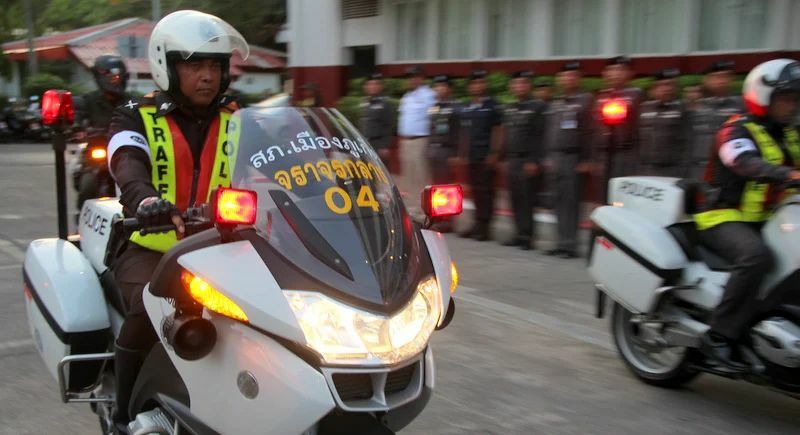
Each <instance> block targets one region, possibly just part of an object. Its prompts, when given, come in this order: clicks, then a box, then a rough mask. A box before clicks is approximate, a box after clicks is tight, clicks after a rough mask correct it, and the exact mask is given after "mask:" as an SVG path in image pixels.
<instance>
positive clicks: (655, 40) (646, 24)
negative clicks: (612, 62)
mask: <svg viewBox="0 0 800 435" xmlns="http://www.w3.org/2000/svg"><path fill="white" fill-rule="evenodd" d="M685 6H686V3H685V2H684V1H682V0H623V2H622V10H621V11H620V12H621V14H622V17H621V18H622V22H621V29H620V31H621V32H620V39H621V41H620V42H621V44H620V49H621V51H622V53H627V54H634V53H677V52H680V51H681V49H682V47H679V46H677V45H676V38H675V37H674V36H677V35H676V34H675V32H682V31H685V29H684V27H683V26H682V24H683V23H681V17H682V15H683V8H684V7H685ZM678 41H679V39H678Z"/></svg>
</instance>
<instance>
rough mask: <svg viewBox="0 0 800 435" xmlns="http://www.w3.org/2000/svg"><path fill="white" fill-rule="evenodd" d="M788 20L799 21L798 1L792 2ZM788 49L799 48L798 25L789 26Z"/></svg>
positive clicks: (799, 30) (799, 6) (799, 32)
mask: <svg viewBox="0 0 800 435" xmlns="http://www.w3.org/2000/svg"><path fill="white" fill-rule="evenodd" d="M789 16H790V18H789V22H791V23H800V2H796V1H795V2H792V10H791V11H790V13H789ZM789 32H790V33H789V43H788V48H789V50H800V26H797V25H795V26H789Z"/></svg>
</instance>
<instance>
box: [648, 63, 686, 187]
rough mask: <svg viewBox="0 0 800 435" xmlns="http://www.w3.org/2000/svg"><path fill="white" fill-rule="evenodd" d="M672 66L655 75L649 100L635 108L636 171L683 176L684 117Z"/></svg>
mask: <svg viewBox="0 0 800 435" xmlns="http://www.w3.org/2000/svg"><path fill="white" fill-rule="evenodd" d="M679 74H680V73H679V72H678V70H676V69H664V70H661V71H659V72H658V74H656V80H655V83H653V85H652V87H651V88H650V92H651V95H652V97H653V98H654V99H653V100H650V101H647V102H645V103H642V106H641V110H640V111H639V143H640V152H641V155H640V173H641V174H642V175H652V176H660V177H678V178H683V177H685V176H686V174H687V172H688V171H687V165H686V163H687V162H686V151H687V150H686V130H687V127H686V117H685V113H684V110H683V103H682V102H681V100H680V99H679V98H678V85H677V83H676V81H675V78H676V77H678V75H679Z"/></svg>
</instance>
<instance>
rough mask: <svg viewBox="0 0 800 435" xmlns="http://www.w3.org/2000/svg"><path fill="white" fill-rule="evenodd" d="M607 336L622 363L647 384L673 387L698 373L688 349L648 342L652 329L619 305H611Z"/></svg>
mask: <svg viewBox="0 0 800 435" xmlns="http://www.w3.org/2000/svg"><path fill="white" fill-rule="evenodd" d="M611 335H612V336H613V337H614V344H615V345H616V347H617V351H619V354H620V356H621V357H622V360H623V361H625V365H627V366H628V369H630V371H631V372H633V374H634V375H636V377H637V378H639V379H640V380H642V381H643V382H645V383H647V384H650V385H655V386H658V387H664V388H677V387H680V386H682V385H684V384H686V383H688V382H690V381H692V380H693V379H694V378H695V377H696V376H697V375H698V374H699V372H698V371H697V370H695V369H693V368H692V365H691V359H692V357H693V355H694V353H693V351H692V350H691V349H687V348H685V347H675V346H664V345H659V344H653V343H652V340H651V341H650V342H648V341H647V340H648V339H652V338H653V332H652V331H651V330H649V329H648V328H645V327H642V325H640V324H639V323H637V322H635V321H634V315H633V313H631V312H630V311H628V310H627V309H625V308H624V307H623V306H622V305H620V304H615V305H614V312H613V314H612V316H611Z"/></svg>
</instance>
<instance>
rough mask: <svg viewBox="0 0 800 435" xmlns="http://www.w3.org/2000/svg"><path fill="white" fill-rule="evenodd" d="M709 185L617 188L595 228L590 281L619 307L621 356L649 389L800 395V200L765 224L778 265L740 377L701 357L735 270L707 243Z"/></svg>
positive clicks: (657, 182) (622, 181) (743, 352)
mask: <svg viewBox="0 0 800 435" xmlns="http://www.w3.org/2000/svg"><path fill="white" fill-rule="evenodd" d="M700 187H701V185H699V184H693V183H691V182H687V181H680V180H678V179H672V178H658V177H624V178H616V179H613V180H611V183H610V186H609V192H610V193H609V203H610V205H608V206H603V207H600V208H598V209H596V210H595V211H594V212H593V213H592V216H591V219H592V222H593V223H594V226H595V233H594V235H593V241H592V248H591V253H590V257H589V273H590V274H591V276H592V278H593V279H594V281H595V282H596V287H597V289H598V316H600V317H602V316H603V311H604V309H603V308H604V302H605V295H608V296H609V297H610V298H611V299H612V300H613V302H614V308H613V313H612V316H611V333H612V335H613V338H614V342H615V344H616V347H617V349H618V351H619V354H620V356H621V357H622V359H623V360H624V361H625V363H626V364H627V366H628V367H629V368H630V369H631V371H632V372H633V373H634V374H635V375H636V376H637V377H639V378H640V379H641V380H643V381H644V382H647V383H649V384H654V385H658V386H664V387H676V386H679V385H682V384H685V383H686V382H689V381H691V380H692V379H693V378H694V377H695V376H697V375H698V374H700V373H703V372H706V373H713V374H717V375H721V376H726V377H734V378H743V379H745V380H748V381H751V382H755V383H759V384H765V385H769V386H772V387H775V388H778V389H780V390H781V391H784V392H787V393H789V394H793V395H797V394H799V393H800V196H798V195H792V196H787V197H786V198H785V200H784V201H783V203H782V204H781V205H780V207H779V208H778V209H777V210H776V211H775V213H774V215H773V216H772V217H771V219H770V220H769V221H768V222H767V223H766V224H765V225H764V227H763V230H762V233H763V236H764V240H765V241H766V243H767V245H768V246H769V248H770V249H771V250H772V252H773V253H774V257H775V266H774V268H773V269H772V271H771V272H770V273H769V275H768V276H767V277H766V278H765V279H764V284H763V286H762V288H760V289H753V290H752V291H754V292H758V294H759V297H758V306H757V307H754V308H755V312H756V315H755V316H754V317H753V319H752V322H751V324H750V325H749V327H748V332H747V334H746V339H744V340H743V341H742V343H741V344H740V345H739V347H738V349H737V350H738V352H739V354H740V356H741V358H742V359H743V361H745V362H746V363H748V364H749V365H750V367H751V370H750V371H749V372H748V373H745V374H738V375H734V374H731V373H729V372H726V371H724V370H720V369H718V368H716V367H715V366H714V365H713V364H710V363H708V362H707V361H706V360H705V359H704V358H703V357H702V356H701V354H700V352H699V351H698V350H697V348H698V346H699V345H700V336H701V335H702V334H703V333H704V332H705V331H706V330H707V329H708V328H709V326H708V320H709V318H710V315H711V312H712V311H713V310H714V308H715V307H716V306H717V304H718V303H719V302H720V300H721V298H722V294H723V291H724V285H725V283H726V282H727V280H728V278H729V276H730V272H729V269H730V267H731V266H732V265H731V264H728V263H727V262H725V261H724V260H723V259H721V258H720V257H719V256H717V255H716V254H715V253H713V252H711V251H709V250H708V249H707V248H705V247H704V246H702V245H701V244H700V243H699V242H698V241H697V234H696V231H697V230H696V228H695V223H694V222H693V220H692V217H691V215H692V214H693V213H696V212H697V211H698V210H697V204H698V201H697V198H698V197H699V196H702V195H698V189H699V188H700Z"/></svg>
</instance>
